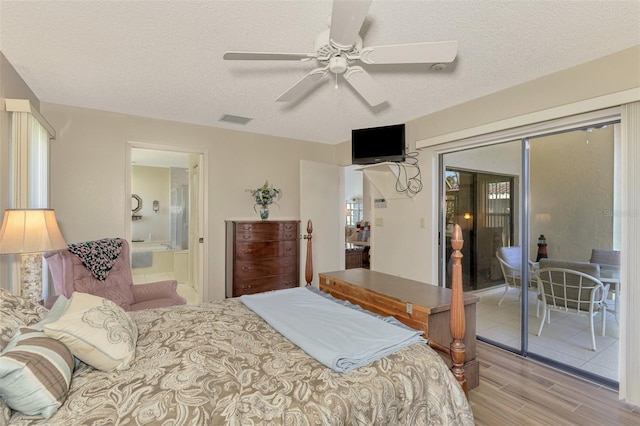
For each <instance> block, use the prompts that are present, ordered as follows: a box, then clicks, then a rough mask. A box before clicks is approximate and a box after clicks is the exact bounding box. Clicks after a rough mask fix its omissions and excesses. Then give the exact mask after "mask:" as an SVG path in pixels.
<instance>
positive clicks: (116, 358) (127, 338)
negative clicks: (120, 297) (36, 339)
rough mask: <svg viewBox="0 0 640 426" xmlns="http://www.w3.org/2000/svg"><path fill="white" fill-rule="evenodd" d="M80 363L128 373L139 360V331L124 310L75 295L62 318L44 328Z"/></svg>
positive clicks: (111, 304) (92, 296) (86, 295)
mask: <svg viewBox="0 0 640 426" xmlns="http://www.w3.org/2000/svg"><path fill="white" fill-rule="evenodd" d="M43 328H44V332H45V333H46V335H47V336H49V337H51V338H54V339H58V340H60V341H61V342H62V343H64V344H65V345H66V346H67V347H68V348H69V350H70V351H71V353H72V354H73V355H74V356H75V357H76V358H78V359H79V360H81V361H83V362H85V363H86V364H89V365H91V366H92V367H94V368H97V369H98V370H103V371H111V370H124V369H126V368H128V367H129V364H130V363H131V362H132V361H133V360H134V359H135V354H136V343H137V340H138V328H137V326H136V324H135V322H134V321H133V319H132V318H131V317H130V316H129V314H127V313H126V312H125V311H124V310H123V309H122V308H121V307H120V306H118V305H116V304H115V303H113V302H112V301H110V300H107V299H103V298H102V297H98V296H94V295H91V294H87V293H78V292H75V293H73V294H72V295H71V298H70V299H69V302H68V304H67V308H66V310H65V312H64V313H63V314H62V316H61V317H60V318H59V319H58V320H57V321H54V322H52V323H49V324H45V325H44V327H43Z"/></svg>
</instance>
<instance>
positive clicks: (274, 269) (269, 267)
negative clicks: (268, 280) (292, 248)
mask: <svg viewBox="0 0 640 426" xmlns="http://www.w3.org/2000/svg"><path fill="white" fill-rule="evenodd" d="M297 270H298V261H297V258H295V257H276V258H273V259H259V260H257V259H256V260H248V261H242V260H238V261H236V264H235V265H234V268H233V272H234V275H235V277H236V278H249V277H264V276H269V275H285V274H294V273H296V272H297Z"/></svg>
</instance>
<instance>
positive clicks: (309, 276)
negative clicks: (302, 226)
mask: <svg viewBox="0 0 640 426" xmlns="http://www.w3.org/2000/svg"><path fill="white" fill-rule="evenodd" d="M312 232H313V224H312V223H311V219H309V220H308V221H307V235H305V236H304V237H303V238H304V239H305V240H307V262H306V264H305V265H304V280H305V281H306V282H307V286H310V285H311V281H313V257H312V254H313V253H312V252H311V238H312V237H311V233H312Z"/></svg>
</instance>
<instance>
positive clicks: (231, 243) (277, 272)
mask: <svg viewBox="0 0 640 426" xmlns="http://www.w3.org/2000/svg"><path fill="white" fill-rule="evenodd" d="M299 253H300V221H298V220H290V221H275V220H263V221H232V220H229V221H226V270H225V276H226V296H227V297H236V296H242V295H243V294H253V293H260V292H263V291H269V290H279V289H283V288H291V287H297V286H299V285H300V284H299V280H300V278H299V265H300V260H299Z"/></svg>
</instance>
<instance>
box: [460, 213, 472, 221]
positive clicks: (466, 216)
mask: <svg viewBox="0 0 640 426" xmlns="http://www.w3.org/2000/svg"><path fill="white" fill-rule="evenodd" d="M462 217H463V218H465V219H466V220H469V219H471V213H465V214H464V216H462Z"/></svg>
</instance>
